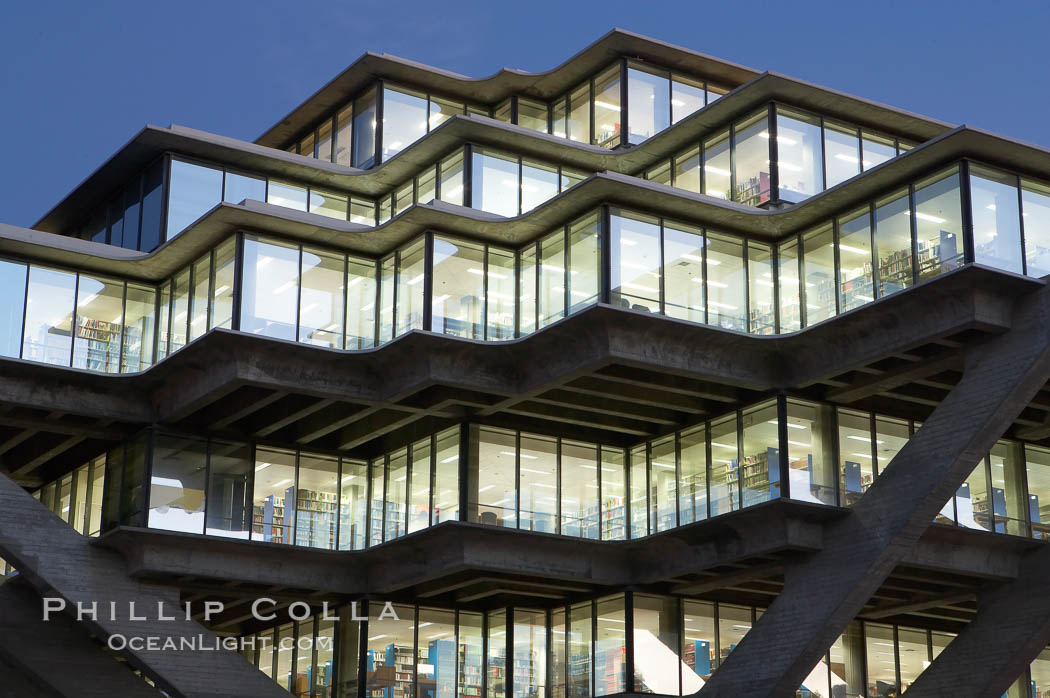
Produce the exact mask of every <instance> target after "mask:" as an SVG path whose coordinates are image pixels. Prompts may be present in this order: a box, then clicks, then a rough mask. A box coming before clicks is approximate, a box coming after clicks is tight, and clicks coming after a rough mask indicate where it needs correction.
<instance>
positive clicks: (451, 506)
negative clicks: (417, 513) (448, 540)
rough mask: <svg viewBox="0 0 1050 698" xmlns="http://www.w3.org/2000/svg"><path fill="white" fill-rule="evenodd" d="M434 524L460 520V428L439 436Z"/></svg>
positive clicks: (448, 430)
mask: <svg viewBox="0 0 1050 698" xmlns="http://www.w3.org/2000/svg"><path fill="white" fill-rule="evenodd" d="M435 460H436V463H435V468H436V470H435V473H434V497H433V501H434V523H441V522H442V521H458V520H459V428H458V427H453V428H451V429H447V430H445V431H443V432H441V433H440V434H438V435H437V454H436V458H435Z"/></svg>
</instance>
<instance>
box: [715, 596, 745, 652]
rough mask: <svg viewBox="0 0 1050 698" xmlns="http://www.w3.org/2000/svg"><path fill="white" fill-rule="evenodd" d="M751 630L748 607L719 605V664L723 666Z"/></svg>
mask: <svg viewBox="0 0 1050 698" xmlns="http://www.w3.org/2000/svg"><path fill="white" fill-rule="evenodd" d="M749 630H751V609H750V608H748V607H746V606H730V605H729V604H724V603H720V604H718V663H719V665H721V664H722V662H724V661H725V660H726V658H727V657H728V656H729V653H730V652H732V651H733V650H735V649H736V646H737V645H739V644H740V641H741V640H743V639H744V635H747V633H748V631H749Z"/></svg>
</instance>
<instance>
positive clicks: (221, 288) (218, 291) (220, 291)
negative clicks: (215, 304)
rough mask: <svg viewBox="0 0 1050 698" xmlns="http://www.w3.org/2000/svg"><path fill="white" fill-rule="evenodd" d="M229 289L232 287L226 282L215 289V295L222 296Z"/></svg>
mask: <svg viewBox="0 0 1050 698" xmlns="http://www.w3.org/2000/svg"><path fill="white" fill-rule="evenodd" d="M229 290H230V287H229V286H227V285H226V284H223V285H222V286H219V287H218V288H217V289H215V297H216V298H218V297H219V296H221V295H222V294H224V293H226V292H227V291H229Z"/></svg>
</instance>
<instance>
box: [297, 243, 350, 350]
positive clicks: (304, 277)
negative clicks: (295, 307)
mask: <svg viewBox="0 0 1050 698" xmlns="http://www.w3.org/2000/svg"><path fill="white" fill-rule="evenodd" d="M344 264H345V261H344V258H343V255H341V254H333V253H331V252H328V251H325V250H320V249H311V248H308V247H304V248H303V253H302V271H301V285H302V289H301V291H300V299H299V341H300V342H306V343H307V344H315V345H318V346H323V347H331V348H333V349H338V348H340V347H342V346H343V327H342V323H343V266H344Z"/></svg>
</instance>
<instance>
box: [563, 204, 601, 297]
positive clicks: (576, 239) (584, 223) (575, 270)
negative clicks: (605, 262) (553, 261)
mask: <svg viewBox="0 0 1050 698" xmlns="http://www.w3.org/2000/svg"><path fill="white" fill-rule="evenodd" d="M569 260H570V262H571V265H572V268H571V269H570V270H569V303H570V306H569V313H570V314H571V313H574V312H576V311H577V310H581V309H583V308H584V307H586V306H589V305H593V304H595V303H597V302H598V294H599V279H600V278H601V271H600V270H601V243H600V241H599V238H598V216H597V215H591V216H587V217H586V218H583V219H581V220H578V221H576V222H574V223H573V224H572V225H570V226H569Z"/></svg>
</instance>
